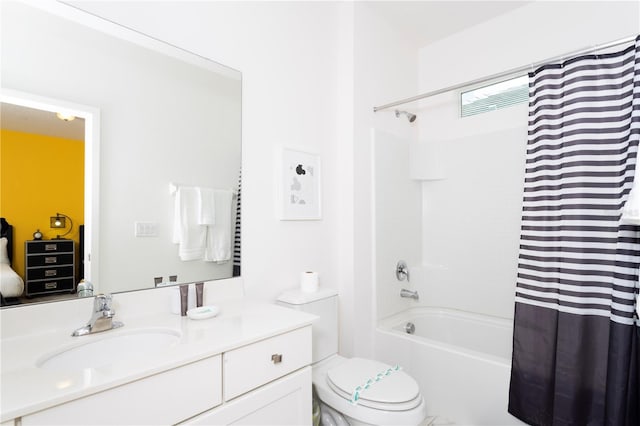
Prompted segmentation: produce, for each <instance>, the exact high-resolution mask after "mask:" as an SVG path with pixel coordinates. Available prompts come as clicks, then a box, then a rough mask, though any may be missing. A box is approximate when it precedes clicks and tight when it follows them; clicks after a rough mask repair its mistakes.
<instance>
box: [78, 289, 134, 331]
mask: <svg viewBox="0 0 640 426" xmlns="http://www.w3.org/2000/svg"><path fill="white" fill-rule="evenodd" d="M112 301H113V296H111V295H110V294H99V295H97V296H96V298H95V299H94V300H93V313H92V314H91V319H89V322H88V323H87V325H85V326H84V327H80V328H79V329H77V330H75V331H74V332H73V333H72V334H71V335H72V336H84V335H85V334H92V333H99V332H101V331H107V330H111V329H114V328H118V327H122V326H123V325H124V324H123V323H121V322H120V321H114V320H113V317H114V316H115V315H116V311H115V309H113V308H112V307H111V302H112Z"/></svg>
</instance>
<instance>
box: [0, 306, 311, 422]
mask: <svg viewBox="0 0 640 426" xmlns="http://www.w3.org/2000/svg"><path fill="white" fill-rule="evenodd" d="M218 306H219V307H220V309H221V311H220V313H219V314H218V315H217V316H216V317H214V318H209V319H204V320H191V319H189V318H188V317H181V316H178V315H173V314H170V313H166V314H158V313H155V314H149V315H141V316H138V317H136V316H127V317H123V318H116V319H120V320H122V321H123V322H124V324H125V326H124V327H121V328H119V329H114V330H110V331H106V332H102V333H96V334H94V335H88V336H82V337H72V336H71V331H73V330H67V329H61V330H55V331H47V332H45V333H40V334H29V335H25V336H15V337H10V338H6V339H5V338H3V339H2V345H1V357H2V358H1V359H2V364H1V376H0V386H1V389H0V395H1V397H0V422H4V421H7V420H11V419H13V418H16V417H20V416H23V415H26V414H29V413H33V412H35V411H39V410H42V409H45V408H49V407H52V406H54V405H58V404H61V403H64V402H68V401H71V400H74V399H78V398H81V397H84V396H87V395H91V394H94V393H97V392H101V391H104V390H106V389H109V388H113V387H115V386H119V385H122V384H125V383H128V382H131V381H134V380H137V379H140V378H143V377H147V376H150V375H153V374H156V373H159V372H162V371H166V370H169V369H172V368H176V367H179V366H181V365H185V364H188V363H190V362H194V361H198V360H200V359H203V358H207V357H210V356H214V355H217V354H220V353H223V352H225V351H228V350H231V349H235V348H238V347H241V346H244V345H248V344H251V343H254V342H256V341H259V340H262V339H266V338H269V337H272V336H275V335H278V334H281V333H284V332H287V331H291V330H295V329H297V328H300V327H304V326H307V325H309V324H311V322H312V321H313V319H314V318H315V316H313V315H310V314H306V313H303V312H299V311H295V310H292V309H287V308H283V307H280V306H276V305H272V304H268V303H264V302H252V301H248V300H244V299H243V300H232V301H226V302H223V303H221V304H219V305H218ZM78 325H79V326H80V325H82V321H80V324H78ZM153 328H162V329H171V330H175V331H176V332H178V333H179V334H180V338H179V341H178V343H176V344H175V345H173V346H171V347H169V348H166V349H164V350H162V351H159V352H158V353H155V354H154V355H153V356H150V357H148V358H144V359H143V360H141V359H138V360H131V361H129V360H127V361H124V362H121V363H114V364H111V365H107V366H103V367H96V368H83V369H77V370H74V371H65V370H63V369H60V370H57V369H43V368H39V367H38V366H37V363H38V360H39V359H41V358H42V357H43V356H46V355H48V354H51V353H52V352H53V351H55V350H56V349H60V348H63V347H69V346H76V345H79V344H83V343H89V342H90V341H93V340H99V339H103V338H105V337H108V336H109V337H110V336H111V335H115V334H117V333H130V332H131V331H132V330H136V329H153Z"/></svg>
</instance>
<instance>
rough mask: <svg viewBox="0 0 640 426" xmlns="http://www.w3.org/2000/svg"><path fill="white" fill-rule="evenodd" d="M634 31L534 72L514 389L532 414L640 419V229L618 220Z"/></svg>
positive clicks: (635, 80) (550, 419)
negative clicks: (610, 45) (605, 47)
mask: <svg viewBox="0 0 640 426" xmlns="http://www.w3.org/2000/svg"><path fill="white" fill-rule="evenodd" d="M639 40H640V37H639V38H638V39H636V43H635V45H633V46H630V47H628V48H627V49H624V50H622V51H620V52H616V53H611V54H605V55H597V56H596V55H587V56H582V57H578V58H574V59H571V60H569V61H566V62H565V63H563V64H551V65H545V66H543V67H541V68H539V69H538V70H536V71H535V72H534V73H532V74H530V75H529V138H528V143H527V153H526V166H525V167H526V171H525V183H524V198H523V209H522V210H523V212H522V227H521V236H520V251H519V261H518V276H517V286H516V306H515V319H514V338H513V344H514V347H513V362H512V370H511V386H510V392H509V412H510V413H511V414H513V415H515V416H516V417H518V418H520V419H521V420H523V421H525V422H527V423H529V424H535V425H605V424H606V425H634V426H637V425H639V424H640V415H639V410H640V393H639V389H638V387H639V383H640V381H639V377H638V375H639V370H638V364H639V354H638V340H639V337H638V335H639V330H640V328H639V327H638V326H639V322H638V318H637V317H636V316H635V313H634V312H635V311H634V307H635V303H636V296H637V293H638V267H639V265H640V238H639V237H640V234H639V232H638V231H639V230H638V227H637V226H634V225H624V224H621V223H620V212H621V208H622V206H623V205H624V202H625V201H626V199H627V196H628V194H629V191H630V190H631V187H632V185H633V179H634V172H635V167H636V152H637V150H638V141H639V139H640V43H639Z"/></svg>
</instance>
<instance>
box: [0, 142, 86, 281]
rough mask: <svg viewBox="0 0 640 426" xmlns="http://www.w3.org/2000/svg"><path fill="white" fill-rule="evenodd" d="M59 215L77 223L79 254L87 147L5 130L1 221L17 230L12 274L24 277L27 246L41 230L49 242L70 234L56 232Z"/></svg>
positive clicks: (0, 157) (74, 235)
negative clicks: (52, 222)
mask: <svg viewBox="0 0 640 426" xmlns="http://www.w3.org/2000/svg"><path fill="white" fill-rule="evenodd" d="M56 213H62V214H65V215H67V216H69V217H71V219H72V220H73V230H72V231H71V233H69V234H67V235H66V236H65V238H69V239H73V240H75V242H76V251H77V250H78V246H77V244H78V241H79V233H78V229H79V228H78V226H79V225H82V224H83V222H84V142H83V141H78V140H72V139H63V138H58V137H51V136H43V135H37V134H31V133H22V132H16V131H12V130H1V131H0V216H2V217H4V218H6V219H7V221H8V222H9V223H10V224H12V225H13V235H14V245H13V247H14V255H13V261H12V264H13V269H14V270H15V271H16V272H17V273H18V274H20V276H21V277H23V278H24V242H25V241H27V240H32V239H33V233H34V232H35V231H36V229H40V231H41V232H42V234H43V238H44V239H51V238H55V237H56V236H57V235H58V234H63V233H65V232H67V231H68V230H69V223H67V228H65V229H51V228H50V223H49V218H50V217H51V216H55V214H56Z"/></svg>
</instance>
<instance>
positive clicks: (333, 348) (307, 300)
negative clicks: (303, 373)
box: [276, 288, 338, 363]
mask: <svg viewBox="0 0 640 426" xmlns="http://www.w3.org/2000/svg"><path fill="white" fill-rule="evenodd" d="M276 303H277V304H278V305H281V306H285V307H287V308H291V309H296V310H299V311H302V312H307V313H309V314H313V315H317V316H318V318H317V319H316V320H315V321H314V322H313V324H312V325H311V329H312V336H313V337H312V342H313V347H312V358H313V362H314V363H315V362H318V361H322V360H323V359H325V358H327V357H329V356H331V355H334V354H337V353H338V292H337V291H336V290H333V289H328V288H320V289H319V290H318V291H316V292H314V293H305V292H302V291H300V290H289V291H285V292H284V293H282V294H281V295H280V296H279V297H278V299H277V301H276Z"/></svg>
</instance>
